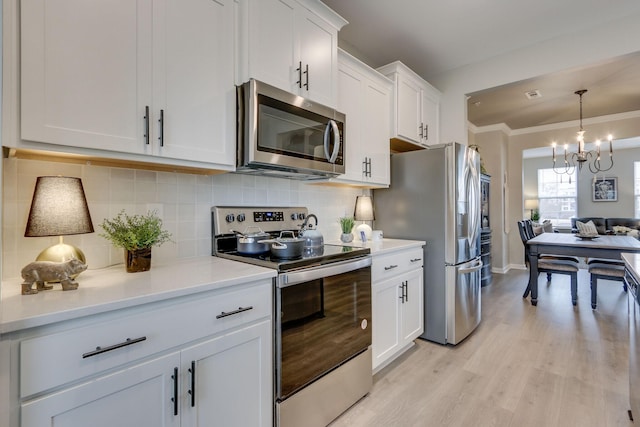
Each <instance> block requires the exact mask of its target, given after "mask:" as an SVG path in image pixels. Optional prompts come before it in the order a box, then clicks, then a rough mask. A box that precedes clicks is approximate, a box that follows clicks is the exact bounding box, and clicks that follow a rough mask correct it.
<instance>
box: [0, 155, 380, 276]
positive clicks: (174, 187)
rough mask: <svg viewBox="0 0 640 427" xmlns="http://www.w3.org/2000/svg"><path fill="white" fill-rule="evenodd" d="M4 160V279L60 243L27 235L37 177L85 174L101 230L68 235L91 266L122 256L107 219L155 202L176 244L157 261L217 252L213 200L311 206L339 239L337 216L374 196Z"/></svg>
mask: <svg viewBox="0 0 640 427" xmlns="http://www.w3.org/2000/svg"><path fill="white" fill-rule="evenodd" d="M3 166H4V174H3V180H4V185H3V195H4V206H3V208H4V209H3V210H4V222H3V227H2V229H3V232H4V240H3V248H2V258H3V261H4V262H3V264H4V266H5V268H4V269H3V271H2V277H3V279H7V278H13V277H19V276H20V270H21V269H22V267H24V266H25V265H26V264H28V263H29V262H31V261H33V260H34V259H35V257H36V256H37V255H38V253H39V252H40V251H41V250H42V249H44V248H46V247H48V246H50V245H52V244H54V243H57V238H56V237H51V238H48V237H30V238H25V237H23V235H24V229H25V226H26V222H27V216H28V214H29V207H30V204H31V197H32V195H33V189H34V186H35V182H36V178H37V177H38V176H43V175H64V176H75V177H80V178H81V179H82V183H83V186H84V189H85V193H86V197H87V202H88V204H89V210H90V212H91V217H92V220H93V225H94V228H95V230H96V232H95V233H92V234H84V235H78V236H67V237H65V241H67V242H69V243H71V244H73V245H76V246H78V247H79V248H80V249H82V250H83V252H84V253H85V255H86V257H87V263H88V264H89V268H90V269H95V268H102V267H105V266H108V265H112V264H118V263H122V262H123V256H124V255H123V251H122V249H115V248H113V247H111V246H110V244H109V243H108V242H107V241H106V240H105V239H104V238H102V237H100V236H98V234H99V233H100V232H101V231H102V229H101V228H100V227H99V224H100V223H101V222H102V221H103V219H104V218H111V217H113V216H115V215H116V214H117V213H118V212H120V210H122V209H126V210H127V212H129V213H146V212H147V208H148V207H149V205H155V204H160V205H161V206H162V213H163V218H164V224H165V226H166V228H167V229H168V230H169V231H170V232H171V233H172V234H173V240H174V241H175V243H166V244H164V245H163V246H161V247H157V248H153V259H154V260H157V261H161V260H166V259H173V258H189V257H194V256H207V255H210V254H211V216H210V208H211V206H214V205H239V206H251V205H272V206H306V207H308V208H309V211H310V212H311V213H315V214H316V215H317V217H318V219H319V224H318V228H319V230H320V231H321V232H322V233H323V234H324V237H325V240H326V241H330V240H338V239H339V237H340V226H339V224H338V222H337V221H338V217H340V216H344V215H345V214H347V215H352V214H353V207H354V204H355V199H356V196H358V195H361V194H363V192H364V193H365V194H369V193H368V190H361V189H355V188H346V187H335V186H322V185H313V184H304V183H302V182H299V181H292V180H286V179H279V178H264V177H253V176H249V175H238V174H222V175H215V176H203V175H190V174H184V173H168V172H153V171H147V170H135V169H124V168H110V167H100V166H91V165H79V164H67V163H58V162H46V161H36V160H24V159H15V158H9V159H4V160H3Z"/></svg>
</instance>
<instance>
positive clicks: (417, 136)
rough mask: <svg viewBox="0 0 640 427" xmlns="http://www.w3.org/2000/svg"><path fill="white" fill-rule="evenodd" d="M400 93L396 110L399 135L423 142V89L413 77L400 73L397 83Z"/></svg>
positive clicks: (409, 139)
mask: <svg viewBox="0 0 640 427" xmlns="http://www.w3.org/2000/svg"><path fill="white" fill-rule="evenodd" d="M396 88H397V91H398V93H397V94H396V97H397V111H396V112H395V116H396V123H397V129H396V133H397V136H398V137H400V138H403V139H405V140H408V141H411V142H413V143H416V144H421V143H422V138H421V133H420V130H421V129H420V128H421V126H422V109H421V104H422V89H421V87H420V85H419V84H418V83H417V82H416V81H414V80H413V79H410V78H407V77H405V76H402V75H399V76H398V81H397V84H396Z"/></svg>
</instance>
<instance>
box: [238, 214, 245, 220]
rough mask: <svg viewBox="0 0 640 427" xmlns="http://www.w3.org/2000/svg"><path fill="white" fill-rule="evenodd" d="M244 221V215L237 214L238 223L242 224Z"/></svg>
mask: <svg viewBox="0 0 640 427" xmlns="http://www.w3.org/2000/svg"><path fill="white" fill-rule="evenodd" d="M244 220H245V217H244V214H243V213H241V214H238V222H244Z"/></svg>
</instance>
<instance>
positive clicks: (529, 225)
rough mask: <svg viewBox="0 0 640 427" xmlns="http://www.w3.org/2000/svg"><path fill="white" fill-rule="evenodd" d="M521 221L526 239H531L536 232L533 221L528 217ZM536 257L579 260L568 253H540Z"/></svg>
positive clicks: (576, 261)
mask: <svg viewBox="0 0 640 427" xmlns="http://www.w3.org/2000/svg"><path fill="white" fill-rule="evenodd" d="M522 223H523V224H524V228H525V232H526V234H527V240H529V239H533V238H534V237H536V233H535V232H534V231H533V221H531V220H530V219H525V220H522ZM538 258H540V259H555V260H562V261H572V262H575V263H579V262H580V260H579V259H578V257H574V256H569V255H550V254H540V255H538ZM549 280H551V279H549Z"/></svg>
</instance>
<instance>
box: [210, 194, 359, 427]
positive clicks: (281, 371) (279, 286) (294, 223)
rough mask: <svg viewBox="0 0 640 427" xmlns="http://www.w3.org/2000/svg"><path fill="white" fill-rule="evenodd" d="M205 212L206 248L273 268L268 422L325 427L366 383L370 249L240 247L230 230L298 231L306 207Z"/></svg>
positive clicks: (219, 208)
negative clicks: (274, 251)
mask: <svg viewBox="0 0 640 427" xmlns="http://www.w3.org/2000/svg"><path fill="white" fill-rule="evenodd" d="M211 213H212V215H211V217H212V230H213V239H212V246H213V248H212V251H213V255H215V256H219V257H222V258H227V259H232V260H235V261H240V262H247V263H250V264H255V265H260V266H263V267H267V268H274V269H276V270H277V271H278V276H277V277H276V278H275V279H274V307H275V312H274V321H275V333H274V361H275V366H274V368H275V369H274V421H275V424H276V425H277V426H281V427H289V426H295V427H297V426H301V425H304V426H306V427H313V426H326V425H327V424H329V423H330V422H331V421H332V420H333V419H335V418H336V417H337V416H338V415H339V414H341V413H342V412H343V411H345V410H346V409H347V408H349V407H350V406H351V405H353V404H354V403H355V402H356V401H357V400H359V399H360V398H361V397H362V396H364V395H366V394H367V393H368V392H369V390H370V389H371V386H372V375H371V256H370V251H369V249H368V248H357V247H349V246H340V245H323V246H322V247H320V248H317V247H315V248H309V249H308V250H304V251H303V252H302V255H301V256H300V257H298V258H294V259H280V258H278V257H274V256H272V255H271V254H270V253H252V254H246V253H241V252H239V251H238V240H239V238H238V234H237V232H240V233H243V232H245V231H247V230H251V231H252V232H253V234H256V235H263V234H265V233H266V234H268V235H269V236H270V237H276V236H278V235H279V234H280V232H281V231H293V232H294V233H296V234H297V233H298V231H299V230H300V229H301V227H302V226H303V223H304V220H305V218H307V216H308V215H309V213H308V209H307V208H304V207H246V206H241V207H238V206H217V207H213V208H212V209H211ZM256 230H259V232H257V233H256ZM245 234H247V233H245ZM258 252H260V251H258Z"/></svg>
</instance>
